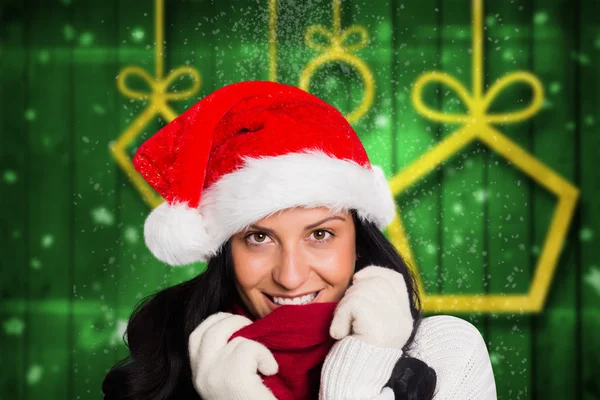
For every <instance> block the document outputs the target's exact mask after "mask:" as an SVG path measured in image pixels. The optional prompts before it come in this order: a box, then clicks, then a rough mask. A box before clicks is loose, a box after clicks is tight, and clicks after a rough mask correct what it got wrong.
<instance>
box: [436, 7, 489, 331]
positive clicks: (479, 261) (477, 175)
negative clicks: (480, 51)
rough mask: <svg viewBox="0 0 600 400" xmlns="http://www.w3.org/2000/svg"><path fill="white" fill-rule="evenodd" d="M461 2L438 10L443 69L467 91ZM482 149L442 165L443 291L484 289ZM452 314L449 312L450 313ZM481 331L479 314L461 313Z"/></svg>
mask: <svg viewBox="0 0 600 400" xmlns="http://www.w3.org/2000/svg"><path fill="white" fill-rule="evenodd" d="M464 4H465V3H464V2H462V1H452V0H450V1H444V2H443V4H441V5H440V6H441V8H440V12H441V13H442V20H441V23H442V27H441V29H442V63H441V67H442V70H443V71H445V72H447V73H449V74H451V75H453V76H455V77H456V78H457V79H458V80H459V81H460V82H462V83H463V84H464V85H465V87H466V88H468V89H467V90H469V91H472V87H473V84H472V76H473V74H475V73H476V72H475V71H471V69H472V57H473V55H472V51H471V48H472V35H473V28H472V25H471V22H472V10H471V7H470V6H469V7H465V6H464ZM441 90H442V91H443V93H444V94H443V96H442V104H443V108H444V110H445V111H446V112H452V113H460V112H465V111H466V110H465V105H464V104H462V102H461V101H459V100H457V95H456V94H454V93H452V90H451V89H448V88H446V87H443V88H441ZM460 127H461V126H460V125H449V124H446V125H445V126H444V129H443V131H444V132H443V134H442V137H444V138H445V137H448V135H450V134H452V133H454V132H455V131H456V130H457V129H459V128H460ZM484 153H485V148H484V146H483V145H482V144H481V143H479V142H472V143H471V144H469V145H467V146H466V147H464V148H463V149H462V150H460V151H459V152H458V154H456V155H454V156H453V157H452V158H451V159H450V160H447V162H445V163H444V167H443V181H442V187H441V190H442V209H441V218H442V221H441V226H442V234H441V236H442V249H443V253H442V262H441V265H442V273H443V276H442V282H443V283H442V286H443V293H444V294H452V293H461V294H472V295H474V294H480V293H483V292H484V290H485V287H484V275H485V272H484V270H483V260H484V248H483V242H484V234H485V230H484V224H485V219H484V214H483V211H484V206H483V204H482V203H481V202H480V201H479V200H478V198H477V196H476V194H477V192H478V191H479V190H481V188H482V184H483V182H484V170H483V166H484ZM448 314H451V313H448ZM461 318H465V319H468V320H469V321H470V322H471V323H473V324H474V325H475V326H476V327H477V328H478V329H479V330H480V332H482V333H485V332H484V329H483V328H484V326H483V319H482V318H481V317H480V314H469V315H461Z"/></svg>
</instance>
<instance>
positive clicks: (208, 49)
mask: <svg viewBox="0 0 600 400" xmlns="http://www.w3.org/2000/svg"><path fill="white" fill-rule="evenodd" d="M165 18H166V21H165V29H166V30H165V40H166V43H167V47H166V57H167V63H166V65H167V66H168V68H170V69H176V68H179V67H181V66H188V65H189V66H191V67H192V68H195V69H196V70H197V71H198V72H199V74H200V79H201V86H200V90H199V91H198V92H197V93H196V94H195V95H193V96H191V97H189V98H188V99H186V100H183V101H178V102H174V103H172V106H173V109H175V110H176V111H177V113H178V114H181V113H183V112H184V111H185V110H186V109H188V108H189V107H192V106H193V105H194V104H195V103H196V102H198V101H199V100H200V99H201V98H203V97H205V96H206V95H208V94H209V93H211V92H212V91H213V90H215V89H216V86H215V85H216V82H215V77H214V71H215V66H214V64H215V62H214V61H215V60H214V37H215V33H214V32H215V31H216V30H218V29H220V28H221V27H222V25H223V22H222V19H223V18H224V16H222V15H217V14H216V12H215V7H214V5H213V4H210V3H207V2H196V3H179V2H170V3H167V7H166V15H165ZM191 83H192V82H191V80H190V79H189V77H185V78H184V79H182V80H181V82H180V83H178V85H177V87H173V88H174V89H176V90H179V91H181V90H184V89H186V88H189V87H190V86H191ZM205 267H206V265H205V263H194V264H192V265H190V266H184V267H174V268H169V269H168V270H167V275H168V280H169V285H175V284H178V283H181V282H183V281H186V280H189V279H191V278H193V277H194V276H195V275H197V274H198V273H199V272H200V271H203V270H204V268H205Z"/></svg>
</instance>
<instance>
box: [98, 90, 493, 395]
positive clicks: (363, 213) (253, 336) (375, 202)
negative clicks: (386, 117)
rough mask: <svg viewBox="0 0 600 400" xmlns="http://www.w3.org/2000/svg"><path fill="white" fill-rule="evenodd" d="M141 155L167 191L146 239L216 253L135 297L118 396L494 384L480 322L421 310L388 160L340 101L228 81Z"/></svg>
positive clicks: (489, 388)
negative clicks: (190, 271)
mask: <svg viewBox="0 0 600 400" xmlns="http://www.w3.org/2000/svg"><path fill="white" fill-rule="evenodd" d="M282 133H285V134H282ZM133 161H134V165H135V167H136V169H137V170H138V171H139V172H140V174H141V175H142V176H143V177H144V179H145V180H146V181H147V182H148V183H150V184H151V185H152V186H153V187H154V188H155V189H156V190H157V191H158V192H159V193H160V194H161V195H162V196H163V198H165V200H166V201H165V202H164V203H163V204H161V205H160V206H158V207H157V208H155V209H154V210H153V211H152V212H151V213H150V215H149V216H148V218H147V220H146V223H145V226H144V237H145V240H146V244H147V246H148V248H149V249H150V250H151V251H152V253H153V254H154V256H155V257H156V258H158V259H159V260H162V261H164V262H166V263H168V264H170V265H173V266H178V265H186V264H189V263H192V262H195V261H206V262H207V268H206V271H205V272H203V273H202V274H200V275H199V276H197V277H195V278H194V279H192V280H190V281H188V282H184V283H182V284H180V285H177V286H174V287H171V288H167V289H166V290H163V291H161V292H159V293H157V294H155V295H153V296H151V297H149V298H147V299H145V300H144V301H143V302H142V303H140V304H138V306H137V307H136V309H135V310H134V312H133V314H132V316H131V318H130V320H129V323H128V326H127V340H128V342H127V344H128V347H129V349H130V355H129V356H128V357H127V358H126V359H124V360H122V361H121V362H119V363H118V364H117V365H115V366H114V367H113V368H112V369H111V370H110V372H109V373H108V374H107V376H106V378H105V380H104V383H103V386H102V390H103V392H104V394H105V398H106V399H198V398H201V399H204V400H221V399H231V400H255V399H257V400H258V399H260V400H304V399H319V400H338V399H339V400H342V399H344V400H354V399H356V400H358V399H361V400H391V399H398V400H400V399H416V400H430V399H432V398H434V396H436V397H435V399H436V400H438V399H440V400H441V399H445V400H475V399H477V400H494V399H495V386H494V380H493V375H492V374H491V364H490V362H489V356H488V354H487V349H486V347H485V343H483V341H482V340H480V339H481V336H480V335H479V333H478V332H477V330H476V329H474V328H473V329H471V328H472V326H471V325H470V324H468V323H467V322H466V321H462V320H460V319H458V318H453V317H446V318H444V317H441V318H442V319H441V320H440V319H434V320H431V318H427V319H422V318H421V306H420V300H419V294H418V292H417V290H416V285H415V280H414V276H413V275H412V272H411V270H410V269H409V268H408V266H407V264H406V263H405V262H404V260H403V258H402V257H401V255H400V254H398V252H397V251H396V249H395V248H394V246H393V245H392V244H391V243H390V242H389V241H388V239H387V238H386V237H385V236H384V234H383V233H382V229H384V228H385V227H386V226H387V225H388V224H389V223H390V222H391V221H392V219H393V218H394V216H395V203H394V199H393V196H392V194H391V193H390V190H389V188H388V184H387V180H386V178H385V175H384V174H383V171H382V170H381V169H380V168H379V167H377V166H375V165H372V164H371V163H370V161H369V158H368V156H367V154H366V152H365V149H364V147H363V145H362V143H361V142H360V140H359V139H358V136H357V135H356V133H355V132H354V130H353V129H352V127H351V126H350V125H349V124H348V122H347V121H346V119H345V118H344V117H343V116H342V115H341V114H340V113H339V112H338V111H337V110H336V109H335V108H333V107H332V106H330V105H328V104H327V103H325V102H324V101H322V100H320V99H318V98H317V97H315V96H312V95H310V94H308V93H306V92H304V91H302V90H300V89H298V88H295V87H292V86H287V85H283V84H279V83H273V82H241V83H237V84H233V85H229V86H226V87H224V88H222V89H219V90H217V91H216V92H214V93H212V94H211V95H209V96H207V97H206V98H204V99H203V100H201V101H200V102H199V103H197V104H196V105H195V106H193V107H192V108H191V109H189V110H188V111H186V112H185V113H184V114H182V115H181V116H180V117H178V118H177V119H175V120H174V121H172V122H171V123H170V124H168V125H167V126H165V127H164V128H163V129H162V130H161V131H159V132H158V133H157V134H155V135H154V136H153V137H151V138H150V139H148V140H147V141H146V142H145V143H144V144H143V145H142V146H141V147H140V148H139V150H138V152H137V153H136V156H135V158H134V160H133ZM448 318H450V319H448ZM427 320H429V321H427ZM425 325H426V326H428V328H427V330H424V329H421V326H425ZM416 344H418V345H419V346H416ZM443 346H446V347H447V348H448V349H449V350H450V352H449V353H448V354H446V353H443V352H440V349H441V348H442V347H443ZM425 360H426V361H425ZM438 372H439V377H441V378H443V380H442V381H439V385H438Z"/></svg>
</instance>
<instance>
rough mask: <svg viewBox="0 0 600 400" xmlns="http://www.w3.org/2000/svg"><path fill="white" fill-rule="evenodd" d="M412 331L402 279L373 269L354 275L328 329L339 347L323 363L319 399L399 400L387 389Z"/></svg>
mask: <svg viewBox="0 0 600 400" xmlns="http://www.w3.org/2000/svg"><path fill="white" fill-rule="evenodd" d="M412 330H413V318H412V315H411V312H410V299H409V293H408V292H407V289H406V283H405V282H404V277H403V276H402V274H400V273H399V272H396V271H394V270H391V269H387V268H382V267H378V266H374V265H373V266H368V267H365V268H364V269H362V270H361V271H359V272H357V273H356V274H354V277H353V284H352V285H351V286H350V287H349V288H348V289H347V290H346V293H345V294H344V297H343V298H342V300H341V301H340V303H339V304H338V306H337V307H336V310H335V312H334V316H333V321H332V323H331V327H330V329H329V334H330V335H331V337H333V338H334V339H338V342H336V343H335V344H334V345H333V347H332V349H331V351H330V352H329V354H328V355H327V357H326V358H325V362H324V363H323V369H322V370H321V388H320V392H319V399H320V400H359V399H360V400H390V399H394V391H393V390H392V389H391V388H389V387H385V385H386V383H387V382H388V380H389V378H390V376H391V374H392V370H393V369H394V366H395V365H396V362H397V361H398V360H399V359H400V357H402V353H403V352H402V347H404V345H405V344H406V342H407V341H408V339H409V338H410V335H411V333H412Z"/></svg>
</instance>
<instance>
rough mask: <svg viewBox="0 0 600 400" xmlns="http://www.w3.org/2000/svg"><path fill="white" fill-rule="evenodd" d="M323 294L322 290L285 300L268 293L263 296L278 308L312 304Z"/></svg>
mask: <svg viewBox="0 0 600 400" xmlns="http://www.w3.org/2000/svg"><path fill="white" fill-rule="evenodd" d="M321 292H322V290H319V291H316V292H314V293H311V294H307V295H304V296H298V297H294V298H283V297H277V296H271V295H269V294H267V293H264V292H263V294H264V295H265V297H266V298H267V299H268V300H269V301H270V302H271V303H273V304H274V305H276V306H283V305H305V304H310V303H312V302H313V301H314V300H315V299H316V298H317V297H318V296H319V294H320V293H321Z"/></svg>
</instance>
